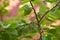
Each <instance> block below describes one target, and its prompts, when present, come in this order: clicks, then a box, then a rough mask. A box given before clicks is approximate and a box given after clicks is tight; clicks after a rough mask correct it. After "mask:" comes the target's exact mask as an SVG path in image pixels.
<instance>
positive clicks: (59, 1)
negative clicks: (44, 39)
mask: <svg viewBox="0 0 60 40" xmlns="http://www.w3.org/2000/svg"><path fill="white" fill-rule="evenodd" d="M59 3H60V1H58V2H57V3H56V5H55V6H53V7H52V8H51V9H50V10H47V11H46V12H45V13H44V14H43V15H42V17H41V19H40V21H39V22H41V21H42V19H43V18H44V17H45V16H46V15H47V14H48V12H49V11H51V10H52V9H54V8H55V7H56V6H58V4H59Z"/></svg>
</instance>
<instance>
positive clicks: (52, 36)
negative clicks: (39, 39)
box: [0, 0, 60, 40]
mask: <svg viewBox="0 0 60 40" xmlns="http://www.w3.org/2000/svg"><path fill="white" fill-rule="evenodd" d="M27 2H29V1H28V0H23V2H22V5H23V4H25V3H27ZM32 2H33V4H34V5H35V4H42V6H41V7H40V10H39V12H38V19H39V20H40V18H41V17H42V15H43V14H44V13H45V10H47V9H49V12H48V14H47V15H46V18H44V19H43V20H42V21H41V25H42V26H41V27H42V29H43V30H47V32H46V33H44V34H43V40H60V27H59V26H54V25H52V23H53V22H54V21H55V20H60V4H58V5H57V6H56V7H55V8H54V9H52V10H50V8H48V7H47V6H45V5H43V3H42V1H40V0H38V1H37V0H32ZM46 2H49V3H51V4H53V3H54V5H55V4H56V2H57V0H46ZM5 5H6V4H5ZM5 7H6V6H4V5H2V6H0V13H2V15H5V14H7V12H8V11H7V10H6V9H5ZM31 11H32V7H30V6H28V5H24V6H23V7H21V8H19V13H18V16H17V17H16V18H11V19H10V20H8V21H0V40H18V39H20V38H22V37H24V38H32V37H33V36H34V35H35V34H36V33H37V32H38V33H39V30H38V26H37V24H35V23H37V22H36V21H35V23H33V24H30V21H29V20H27V19H25V18H24V17H25V16H27V15H29V14H30V13H31ZM20 15H22V16H23V17H22V16H20ZM48 22H50V24H49V25H48V24H47V23H48ZM27 23H28V24H30V25H25V24H27ZM46 24H47V25H48V26H50V27H53V29H49V28H47V26H45V25H46Z"/></svg>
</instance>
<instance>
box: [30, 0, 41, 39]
mask: <svg viewBox="0 0 60 40" xmlns="http://www.w3.org/2000/svg"><path fill="white" fill-rule="evenodd" d="M30 4H31V6H32V9H33V11H34V14H35V17H36V20H37V23H38V24H37V25H38V28H39V33H40V40H42V30H41V24H40V22H39V19H38V16H37V13H36V11H35V9H34V7H33V4H32V2H31V0H30Z"/></svg>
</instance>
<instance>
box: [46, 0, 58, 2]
mask: <svg viewBox="0 0 60 40" xmlns="http://www.w3.org/2000/svg"><path fill="white" fill-rule="evenodd" d="M46 1H48V2H57V1H58V0H46Z"/></svg>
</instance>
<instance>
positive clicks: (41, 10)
mask: <svg viewBox="0 0 60 40" xmlns="http://www.w3.org/2000/svg"><path fill="white" fill-rule="evenodd" d="M46 9H47V7H46V6H41V7H40V9H39V11H40V12H45V11H46Z"/></svg>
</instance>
